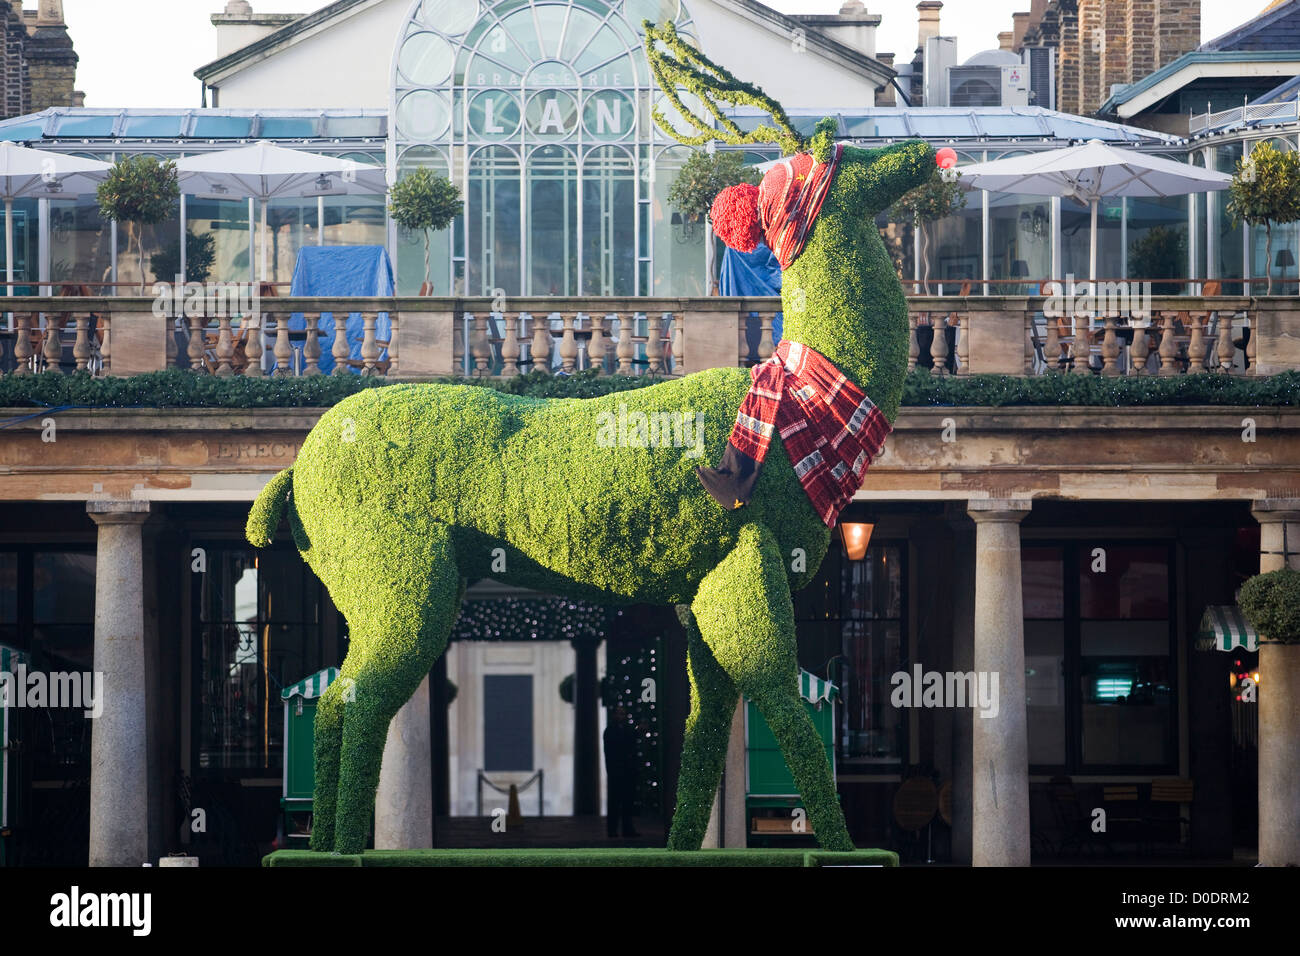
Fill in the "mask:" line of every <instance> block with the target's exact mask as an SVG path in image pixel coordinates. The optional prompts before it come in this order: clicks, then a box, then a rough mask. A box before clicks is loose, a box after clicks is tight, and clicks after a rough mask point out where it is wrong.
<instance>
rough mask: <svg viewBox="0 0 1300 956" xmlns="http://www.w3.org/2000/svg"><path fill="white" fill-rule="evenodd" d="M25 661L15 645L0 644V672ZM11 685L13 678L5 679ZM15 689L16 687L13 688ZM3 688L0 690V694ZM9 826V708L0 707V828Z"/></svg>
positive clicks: (25, 656)
mask: <svg viewBox="0 0 1300 956" xmlns="http://www.w3.org/2000/svg"><path fill="white" fill-rule="evenodd" d="M26 663H27V655H26V654H25V653H23V652H22V651H20V650H18V649H17V648H16V647H8V646H6V645H4V644H0V672H3V673H6V674H12V673H13V672H14V668H15V667H17V666H18V665H19V664H26ZM5 683H6V685H7V686H10V687H12V686H13V679H12V678H11V679H10V680H7V681H6V682H5ZM14 689H15V691H17V690H18V688H14ZM2 693H3V690H0V694H2ZM8 826H9V708H8V707H0V830H3V829H5V828H6V827H8Z"/></svg>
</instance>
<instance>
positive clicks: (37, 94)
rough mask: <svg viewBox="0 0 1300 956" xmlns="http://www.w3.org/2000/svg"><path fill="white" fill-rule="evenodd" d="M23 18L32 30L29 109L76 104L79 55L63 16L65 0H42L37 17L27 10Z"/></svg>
mask: <svg viewBox="0 0 1300 956" xmlns="http://www.w3.org/2000/svg"><path fill="white" fill-rule="evenodd" d="M24 19H25V20H26V21H27V23H28V32H29V33H30V36H29V37H28V39H27V47H26V49H25V50H24V57H25V59H26V60H27V72H28V78H29V89H28V92H29V96H30V100H29V106H28V109H29V110H30V111H31V112H33V113H35V112H39V111H40V110H43V109H47V108H49V107H51V106H74V105H76V103H77V102H78V98H79V94H78V93H77V91H76V89H75V87H76V85H77V61H78V59H79V57H78V56H77V52H76V51H75V50H74V49H73V48H72V38H71V37H70V36H68V27H67V23H66V21H65V20H64V19H63V0H40V4H39V5H38V6H37V8H36V10H35V17H34V18H33V16H32V14H31V13H28V12H26V11H24ZM33 19H34V20H35V22H34V23H33V22H32V21H33Z"/></svg>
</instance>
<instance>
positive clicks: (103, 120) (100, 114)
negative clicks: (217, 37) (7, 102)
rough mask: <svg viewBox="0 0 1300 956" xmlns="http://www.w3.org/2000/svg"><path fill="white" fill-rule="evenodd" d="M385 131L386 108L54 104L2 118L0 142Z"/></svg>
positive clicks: (377, 134)
mask: <svg viewBox="0 0 1300 956" xmlns="http://www.w3.org/2000/svg"><path fill="white" fill-rule="evenodd" d="M387 135H388V111H387V110H310V111H308V110H236V109H198V110H157V109H138V110H108V109H88V108H66V107H54V108H52V109H48V110H44V111H43V112H40V113H32V114H30V115H27V116H16V117H14V118H13V119H7V120H2V121H0V140H8V141H11V142H23V143H38V142H46V143H51V142H56V141H59V140H64V141H67V140H88V139H95V140H102V139H111V140H163V141H178V140H190V141H194V140H259V139H280V140H335V139H348V140H357V139H377V140H382V139H384V138H385V137H387Z"/></svg>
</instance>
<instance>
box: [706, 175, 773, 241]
mask: <svg viewBox="0 0 1300 956" xmlns="http://www.w3.org/2000/svg"><path fill="white" fill-rule="evenodd" d="M709 218H710V219H712V220H713V231H714V232H716V233H717V234H718V238H719V239H721V240H722V241H723V242H725V243H726V244H727V245H728V246H729V247H730V248H732V249H735V250H737V251H738V252H753V251H754V250H755V249H757V248H758V244H759V242H760V241H761V240H762V238H763V229H762V227H761V226H760V225H759V224H758V187H757V186H751V185H750V184H749V183H741V184H740V185H738V186H728V187H727V188H726V189H724V190H723V191H722V192H720V193H718V196H717V198H716V199H714V200H713V208H712V209H711V210H709Z"/></svg>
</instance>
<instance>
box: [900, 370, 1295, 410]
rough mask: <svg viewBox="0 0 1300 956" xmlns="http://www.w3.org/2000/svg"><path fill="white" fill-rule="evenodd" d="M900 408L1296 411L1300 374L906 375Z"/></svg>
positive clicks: (919, 372)
mask: <svg viewBox="0 0 1300 956" xmlns="http://www.w3.org/2000/svg"><path fill="white" fill-rule="evenodd" d="M903 404H904V405H908V406H916V405H967V406H975V407H979V406H984V407H988V406H1005V405H1058V406H1064V405H1090V406H1102V407H1111V408H1121V407H1124V406H1129V405H1233V406H1250V405H1258V406H1291V407H1294V406H1297V405H1300V372H1283V373H1281V374H1280V375H1272V376H1264V377H1262V378H1239V377H1236V376H1232V375H1214V374H1205V375H1171V376H1169V377H1168V378H1158V377H1146V376H1143V377H1141V378H1128V377H1121V378H1103V377H1101V376H1100V375H1090V374H1084V375H1074V374H1071V375H1062V374H1059V373H1051V374H1048V375H1040V376H1037V377H1034V378H1020V377H1018V376H1014V375H970V376H962V377H953V376H944V377H942V378H940V377H933V376H931V375H929V374H928V372H926V371H920V370H918V371H916V372H914V373H913V374H911V375H909V376H908V378H907V381H906V384H905V385H904V388H903Z"/></svg>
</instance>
